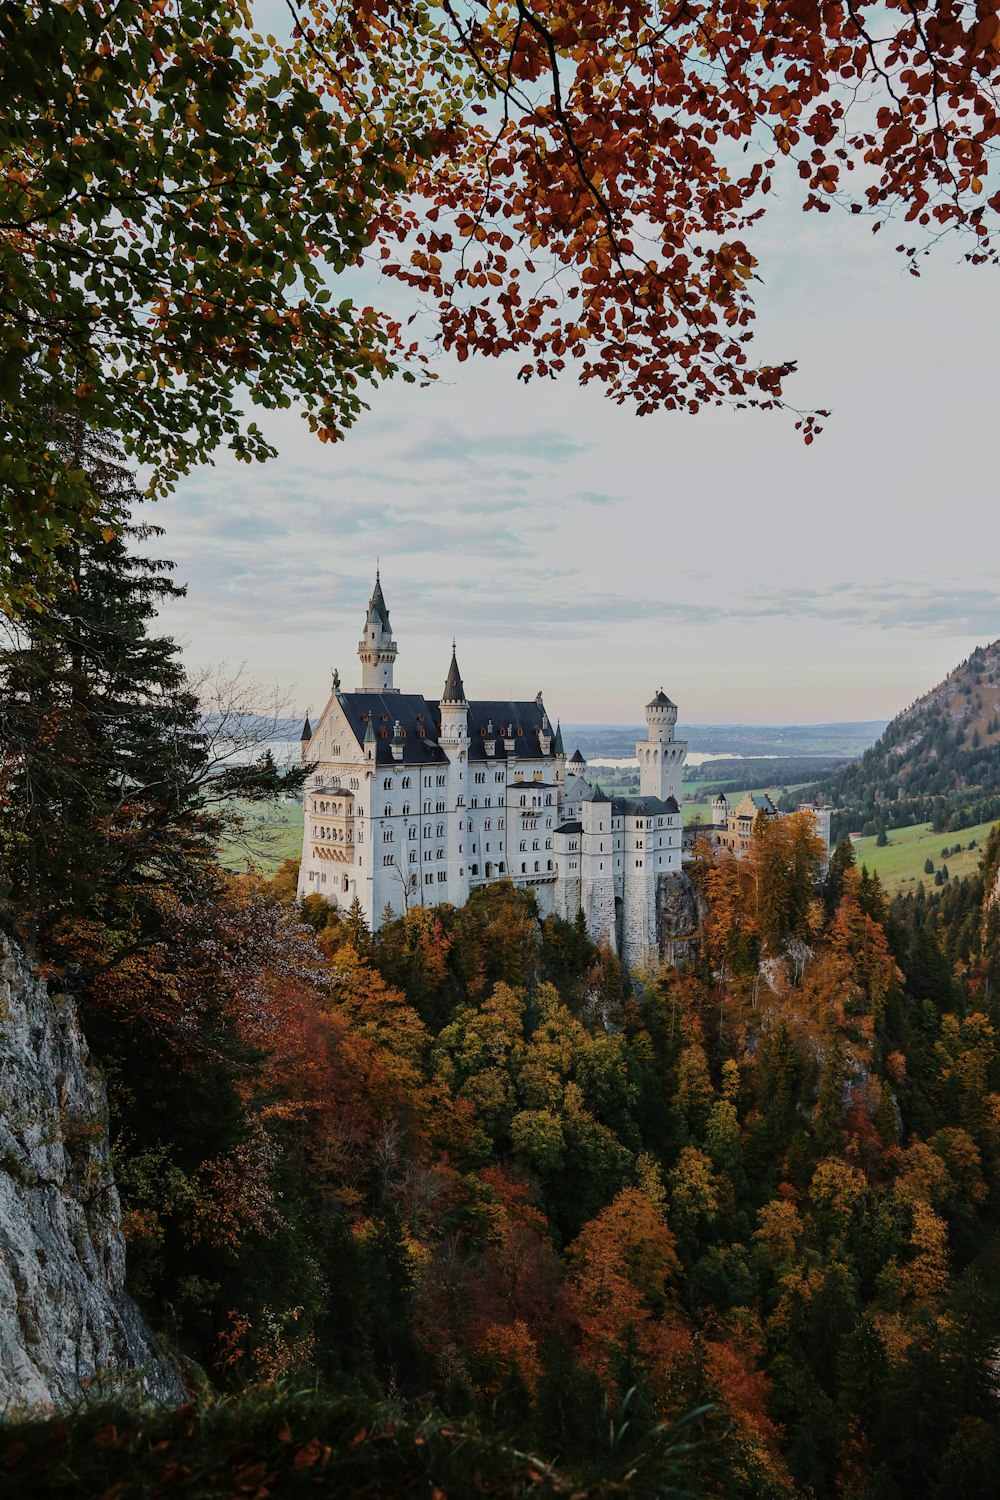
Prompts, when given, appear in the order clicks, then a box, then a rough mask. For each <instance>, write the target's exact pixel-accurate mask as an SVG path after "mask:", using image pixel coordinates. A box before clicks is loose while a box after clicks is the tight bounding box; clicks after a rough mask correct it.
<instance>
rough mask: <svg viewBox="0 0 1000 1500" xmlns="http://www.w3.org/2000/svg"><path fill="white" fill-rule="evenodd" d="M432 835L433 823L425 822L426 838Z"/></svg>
mask: <svg viewBox="0 0 1000 1500" xmlns="http://www.w3.org/2000/svg"><path fill="white" fill-rule="evenodd" d="M430 836H431V825H430V824H429V823H425V824H424V838H425V839H429V838H430Z"/></svg>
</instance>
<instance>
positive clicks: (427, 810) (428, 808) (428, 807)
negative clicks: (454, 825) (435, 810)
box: [424, 802, 431, 813]
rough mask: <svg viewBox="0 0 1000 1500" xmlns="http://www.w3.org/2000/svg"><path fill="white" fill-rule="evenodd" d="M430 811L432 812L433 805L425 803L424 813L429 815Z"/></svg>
mask: <svg viewBox="0 0 1000 1500" xmlns="http://www.w3.org/2000/svg"><path fill="white" fill-rule="evenodd" d="M430 810H431V805H430V803H429V802H425V803H424V812H425V813H429V812H430Z"/></svg>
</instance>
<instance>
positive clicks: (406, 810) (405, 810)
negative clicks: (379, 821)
mask: <svg viewBox="0 0 1000 1500" xmlns="http://www.w3.org/2000/svg"><path fill="white" fill-rule="evenodd" d="M409 816H410V804H409V803H408V802H404V803H403V817H404V818H408V817H409Z"/></svg>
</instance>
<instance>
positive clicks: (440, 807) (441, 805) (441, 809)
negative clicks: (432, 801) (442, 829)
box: [434, 802, 444, 812]
mask: <svg viewBox="0 0 1000 1500" xmlns="http://www.w3.org/2000/svg"><path fill="white" fill-rule="evenodd" d="M434 811H435V812H444V803H443V802H439V803H438V804H437V806H436V807H435V809H434Z"/></svg>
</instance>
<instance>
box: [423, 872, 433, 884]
mask: <svg viewBox="0 0 1000 1500" xmlns="http://www.w3.org/2000/svg"><path fill="white" fill-rule="evenodd" d="M433 884H434V876H433V875H432V874H430V873H428V874H426V875H425V876H424V885H433Z"/></svg>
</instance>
